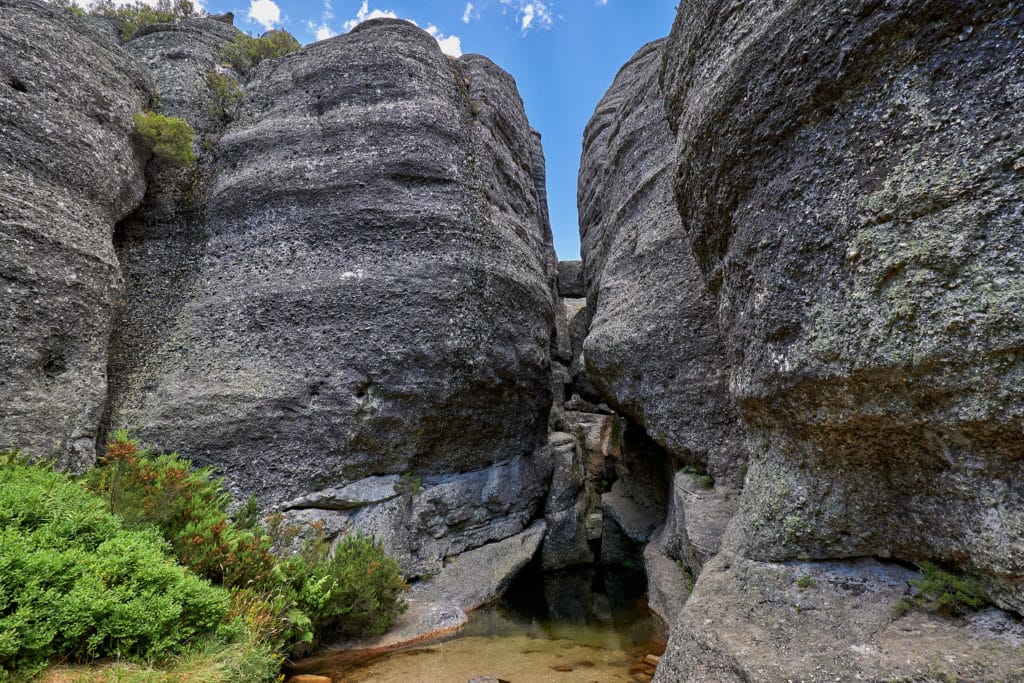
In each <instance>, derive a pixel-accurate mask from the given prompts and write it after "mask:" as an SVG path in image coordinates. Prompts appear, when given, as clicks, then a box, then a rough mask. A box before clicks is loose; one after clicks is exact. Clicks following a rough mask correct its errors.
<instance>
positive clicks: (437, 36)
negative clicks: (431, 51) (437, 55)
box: [414, 22, 462, 57]
mask: <svg viewBox="0 0 1024 683" xmlns="http://www.w3.org/2000/svg"><path fill="white" fill-rule="evenodd" d="M414 23H415V22H414ZM426 31H427V33H429V34H430V35H432V36H434V40H436V41H437V44H438V45H440V46H441V52H443V53H445V54H446V55H451V56H452V57H461V56H462V39H461V38H459V37H458V36H446V35H444V34H443V33H441V30H440V29H439V28H437V27H436V26H434V25H433V24H431V25H430V26H427V28H426Z"/></svg>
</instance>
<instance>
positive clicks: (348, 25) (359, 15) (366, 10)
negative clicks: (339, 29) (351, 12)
mask: <svg viewBox="0 0 1024 683" xmlns="http://www.w3.org/2000/svg"><path fill="white" fill-rule="evenodd" d="M397 18H398V15H397V14H395V13H394V12H392V11H391V10H389V9H372V10H371V9H370V3H369V1H368V0H363V5H362V7H360V8H359V11H358V12H356V16H355V19H349V20H348V21H346V22H345V30H346V31H351V30H352V29H354V28H355V27H356V26H358V25H359V24H361V23H363V22H364V21H369V20H370V19H397Z"/></svg>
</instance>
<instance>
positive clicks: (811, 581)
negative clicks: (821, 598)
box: [796, 574, 818, 588]
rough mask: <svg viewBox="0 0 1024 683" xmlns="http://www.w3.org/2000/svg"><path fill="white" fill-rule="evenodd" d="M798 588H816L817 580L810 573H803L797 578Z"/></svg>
mask: <svg viewBox="0 0 1024 683" xmlns="http://www.w3.org/2000/svg"><path fill="white" fill-rule="evenodd" d="M796 585H797V588H814V587H815V586H816V585H818V582H817V580H816V579H815V578H814V577H813V576H811V575H810V574H801V575H800V577H799V578H798V579H797V580H796Z"/></svg>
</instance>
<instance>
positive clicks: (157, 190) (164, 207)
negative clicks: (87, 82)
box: [108, 18, 247, 495]
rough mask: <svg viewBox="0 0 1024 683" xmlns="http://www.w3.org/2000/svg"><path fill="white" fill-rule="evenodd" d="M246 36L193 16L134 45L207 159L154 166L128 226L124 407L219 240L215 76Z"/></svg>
mask: <svg viewBox="0 0 1024 683" xmlns="http://www.w3.org/2000/svg"><path fill="white" fill-rule="evenodd" d="M238 35H241V32H240V31H239V30H238V29H236V28H234V27H233V26H231V25H230V23H225V22H223V21H218V20H216V19H212V18H200V19H186V20H182V21H179V22H176V23H173V24H170V23H169V24H153V25H149V26H146V27H144V28H143V30H141V31H140V32H139V33H138V34H136V37H135V38H133V39H132V40H130V41H128V42H127V43H125V45H124V49H125V50H126V51H127V52H129V53H130V54H132V55H133V56H135V57H136V59H137V60H138V61H139V62H141V63H142V64H144V65H146V67H147V68H148V69H149V71H150V73H151V74H152V76H153V78H154V81H155V84H156V89H157V91H158V92H159V102H160V109H161V111H162V113H164V114H166V115H169V116H177V117H180V118H184V119H185V120H186V121H188V122H189V124H190V125H191V126H192V127H193V128H194V129H195V131H196V135H195V139H194V140H193V149H194V151H195V153H196V155H197V157H198V159H199V163H198V165H196V166H194V167H190V168H185V169H181V168H177V167H173V166H169V165H166V164H158V163H153V164H150V165H149V167H148V168H147V176H148V177H147V180H148V187H147V191H146V198H145V201H144V202H143V204H142V206H141V207H139V210H138V211H136V212H135V213H133V214H132V215H131V216H129V217H128V218H126V219H125V220H124V221H122V222H121V224H120V225H118V229H117V233H116V235H115V246H116V248H117V254H118V258H119V259H120V262H121V265H122V268H123V271H124V279H125V296H124V303H123V305H122V306H120V307H119V309H118V316H117V323H116V325H115V327H114V332H113V336H112V338H111V350H110V362H109V381H110V395H111V410H112V411H113V412H115V413H116V412H118V411H119V410H120V408H121V402H122V398H123V397H125V396H132V395H137V394H139V393H142V392H143V391H144V390H145V389H144V385H148V386H149V387H150V389H152V388H153V386H154V385H153V382H154V380H153V377H152V371H151V370H150V368H149V367H148V366H149V364H150V363H151V362H152V358H153V357H154V355H156V354H158V353H159V351H160V347H161V345H162V344H163V342H164V341H165V335H166V332H167V330H168V329H169V328H171V327H172V326H173V325H174V324H175V320H176V319H177V318H178V316H179V315H180V314H181V312H182V308H183V306H184V305H185V302H186V300H187V299H186V297H185V295H186V294H187V293H188V292H190V291H192V288H193V286H194V285H195V283H196V280H197V279H198V278H199V274H200V272H201V271H202V269H203V266H204V260H203V259H204V253H205V250H206V248H207V245H208V239H209V233H208V230H207V228H206V225H205V211H206V202H205V196H206V193H207V191H208V186H209V183H210V179H211V178H212V177H214V175H215V173H216V160H215V159H214V158H213V155H212V154H211V153H210V151H209V150H210V146H211V145H212V142H213V141H214V140H215V139H216V138H217V137H218V136H219V135H220V134H221V132H222V131H223V129H224V127H225V126H226V124H227V121H228V117H226V116H225V114H224V113H216V112H214V110H213V100H212V99H211V97H212V93H211V90H210V87H209V83H208V82H207V74H208V73H210V72H213V71H216V70H217V69H218V68H219V65H220V63H221V61H222V55H223V52H224V50H225V48H227V46H228V45H230V44H231V42H232V41H233V40H234V38H235V37H236V36H238ZM232 73H233V72H232ZM227 75H229V76H231V77H232V78H233V77H235V76H237V74H234V75H233V76H232V75H231V73H229V74H227ZM240 87H241V86H240ZM108 422H109V416H108ZM114 426H125V425H124V424H123V423H122V424H121V425H117V424H115V425H114ZM127 426H128V427H129V428H132V427H134V425H131V424H129V425H127ZM166 447H168V448H172V447H174V448H176V447H175V446H173V445H172V444H167V445H166ZM183 453H185V455H186V456H188V455H190V454H188V453H187V452H184V451H183ZM246 495H247V494H246Z"/></svg>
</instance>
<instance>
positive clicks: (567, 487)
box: [541, 432, 596, 570]
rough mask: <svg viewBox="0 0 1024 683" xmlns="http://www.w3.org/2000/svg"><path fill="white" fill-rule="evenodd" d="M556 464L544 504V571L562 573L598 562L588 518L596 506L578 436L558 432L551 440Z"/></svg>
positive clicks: (542, 561) (550, 443) (542, 552)
mask: <svg viewBox="0 0 1024 683" xmlns="http://www.w3.org/2000/svg"><path fill="white" fill-rule="evenodd" d="M548 443H549V445H550V446H551V456H552V460H553V472H552V475H551V485H550V487H549V488H548V495H547V499H546V500H545V502H544V521H545V523H546V524H547V533H546V534H545V536H544V544H543V546H542V547H541V563H542V565H543V567H544V569H546V570H547V569H560V568H563V567H570V566H573V565H578V564H591V563H592V562H593V561H594V554H593V551H592V550H591V549H590V543H589V538H588V535H587V526H586V518H587V515H588V514H589V513H590V512H591V511H592V509H593V508H594V506H595V504H596V500H595V498H596V496H595V494H594V490H593V487H592V486H588V485H587V479H586V474H587V472H586V460H585V457H586V456H585V454H584V449H583V447H582V445H581V444H580V443H579V442H578V440H577V437H576V435H574V434H567V433H565V432H554V433H552V434H551V435H550V436H549V437H548Z"/></svg>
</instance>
